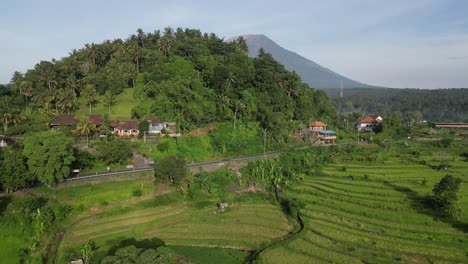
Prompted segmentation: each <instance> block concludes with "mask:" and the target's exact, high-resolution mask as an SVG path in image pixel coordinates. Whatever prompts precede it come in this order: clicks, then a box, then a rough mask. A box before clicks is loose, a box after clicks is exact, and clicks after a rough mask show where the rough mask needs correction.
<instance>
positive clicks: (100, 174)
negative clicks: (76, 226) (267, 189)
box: [65, 142, 356, 182]
mask: <svg viewBox="0 0 468 264" xmlns="http://www.w3.org/2000/svg"><path fill="white" fill-rule="evenodd" d="M354 144H356V143H355V142H352V143H342V144H336V145H337V146H343V145H354ZM328 146H330V145H312V146H306V147H300V148H294V150H304V149H309V148H313V147H328ZM286 151H289V150H277V151H270V152H266V153H263V154H256V155H250V156H242V157H237V158H230V159H222V160H209V161H201V162H192V163H189V164H187V165H186V167H187V168H193V167H199V166H203V165H209V164H220V163H226V162H230V161H244V160H255V159H259V158H264V157H272V156H276V155H279V154H281V153H284V152H286ZM151 170H153V167H151V166H148V167H146V168H139V169H125V170H118V171H110V172H96V173H89V174H85V175H80V176H76V177H72V178H67V179H65V181H66V182H70V181H76V180H83V179H91V178H98V177H105V176H111V175H119V174H128V173H135V172H145V171H151Z"/></svg>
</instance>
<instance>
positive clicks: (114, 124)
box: [109, 121, 119, 127]
mask: <svg viewBox="0 0 468 264" xmlns="http://www.w3.org/2000/svg"><path fill="white" fill-rule="evenodd" d="M109 126H110V127H118V126H119V122H118V121H109Z"/></svg>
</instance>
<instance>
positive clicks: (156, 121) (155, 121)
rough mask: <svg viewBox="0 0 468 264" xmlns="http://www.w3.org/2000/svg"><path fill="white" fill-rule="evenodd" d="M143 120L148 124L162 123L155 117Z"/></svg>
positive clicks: (146, 117)
mask: <svg viewBox="0 0 468 264" xmlns="http://www.w3.org/2000/svg"><path fill="white" fill-rule="evenodd" d="M143 120H146V121H148V123H150V124H158V123H162V121H161V120H159V119H158V118H157V117H154V116H145V118H143Z"/></svg>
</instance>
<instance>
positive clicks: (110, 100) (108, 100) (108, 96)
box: [103, 90, 115, 115]
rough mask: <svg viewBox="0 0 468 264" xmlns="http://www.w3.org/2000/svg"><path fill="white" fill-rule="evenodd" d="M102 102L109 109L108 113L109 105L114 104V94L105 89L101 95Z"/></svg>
mask: <svg viewBox="0 0 468 264" xmlns="http://www.w3.org/2000/svg"><path fill="white" fill-rule="evenodd" d="M103 103H105V104H106V105H107V107H108V109H109V115H110V113H111V106H112V105H114V104H115V95H114V94H113V93H112V92H111V91H110V90H107V91H106V93H105V94H104V97H103Z"/></svg>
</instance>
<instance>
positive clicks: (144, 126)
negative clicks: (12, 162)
mask: <svg viewBox="0 0 468 264" xmlns="http://www.w3.org/2000/svg"><path fill="white" fill-rule="evenodd" d="M148 130H149V123H148V121H147V120H143V121H142V122H141V123H140V124H138V131H139V133H138V137H139V138H141V137H143V135H144V133H145V132H146V133H148Z"/></svg>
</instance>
